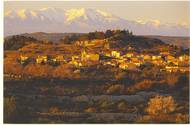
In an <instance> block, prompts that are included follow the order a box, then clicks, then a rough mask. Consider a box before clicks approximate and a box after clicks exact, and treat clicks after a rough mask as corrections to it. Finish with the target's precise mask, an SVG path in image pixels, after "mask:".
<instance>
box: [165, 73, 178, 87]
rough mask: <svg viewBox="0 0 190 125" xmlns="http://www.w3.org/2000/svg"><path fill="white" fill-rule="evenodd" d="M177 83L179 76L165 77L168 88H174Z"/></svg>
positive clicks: (170, 75)
mask: <svg viewBox="0 0 190 125" xmlns="http://www.w3.org/2000/svg"><path fill="white" fill-rule="evenodd" d="M178 81H179V76H178V75H175V74H169V75H167V77H166V83H167V84H168V85H169V86H174V85H176V83H177V82H178Z"/></svg>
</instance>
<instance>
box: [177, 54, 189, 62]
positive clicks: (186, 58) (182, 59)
mask: <svg viewBox="0 0 190 125" xmlns="http://www.w3.org/2000/svg"><path fill="white" fill-rule="evenodd" d="M178 59H179V60H180V61H189V59H190V58H189V56H188V55H182V56H179V57H178Z"/></svg>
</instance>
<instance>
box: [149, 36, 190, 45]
mask: <svg viewBox="0 0 190 125" xmlns="http://www.w3.org/2000/svg"><path fill="white" fill-rule="evenodd" d="M147 37H150V38H157V39H160V40H162V41H163V42H165V43H167V44H171V45H176V46H179V47H184V48H187V47H188V48H190V44H189V43H190V38H189V37H175V36H147Z"/></svg>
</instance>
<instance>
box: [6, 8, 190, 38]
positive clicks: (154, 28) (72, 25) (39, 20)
mask: <svg viewBox="0 0 190 125" xmlns="http://www.w3.org/2000/svg"><path fill="white" fill-rule="evenodd" d="M4 17H5V27H6V28H5V34H17V33H23V32H36V31H44V32H90V31H94V30H106V29H118V28H119V29H124V28H128V29H130V30H132V31H134V33H136V34H149V35H150V34H157V35H162V34H164V35H168V34H169V35H184V36H185V35H187V33H188V31H189V25H187V23H180V24H178V25H177V24H175V25H174V24H173V25H171V24H166V23H164V24H163V23H161V22H160V21H159V20H156V19H155V20H142V19H141V20H137V21H129V20H127V19H123V18H120V17H117V16H115V15H112V14H110V13H107V12H105V11H102V10H99V9H90V8H72V9H68V10H64V9H62V8H51V7H48V8H41V9H37V10H30V9H20V10H7V11H5V13H4ZM13 27H14V29H15V30H12V29H13Z"/></svg>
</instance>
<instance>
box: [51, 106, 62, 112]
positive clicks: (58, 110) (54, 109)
mask: <svg viewBox="0 0 190 125" xmlns="http://www.w3.org/2000/svg"><path fill="white" fill-rule="evenodd" d="M58 112H60V109H59V108H58V107H55V106H52V107H50V108H49V113H58Z"/></svg>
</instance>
